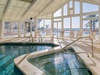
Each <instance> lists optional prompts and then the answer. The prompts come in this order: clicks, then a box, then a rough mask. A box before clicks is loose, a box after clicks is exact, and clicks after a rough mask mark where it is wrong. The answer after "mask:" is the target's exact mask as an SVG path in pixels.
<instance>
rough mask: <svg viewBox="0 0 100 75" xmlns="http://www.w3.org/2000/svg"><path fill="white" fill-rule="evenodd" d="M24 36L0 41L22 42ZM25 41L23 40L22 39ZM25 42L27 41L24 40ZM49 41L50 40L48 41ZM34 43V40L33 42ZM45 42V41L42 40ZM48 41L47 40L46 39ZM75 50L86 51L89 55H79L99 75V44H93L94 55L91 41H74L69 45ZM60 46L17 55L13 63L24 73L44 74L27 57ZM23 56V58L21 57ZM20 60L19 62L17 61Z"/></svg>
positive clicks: (48, 52) (56, 48) (54, 50)
mask: <svg viewBox="0 0 100 75" xmlns="http://www.w3.org/2000/svg"><path fill="white" fill-rule="evenodd" d="M25 39H26V38H16V39H15V38H10V39H1V40H0V42H1V43H2V42H23V40H25ZM24 42H25V41H24ZM26 42H27V41H26ZM50 42H51V41H50ZM70 42H71V41H68V40H67V43H70ZM34 43H35V42H34ZM43 43H45V42H43ZM48 43H49V41H48ZM52 43H54V44H59V43H58V42H57V40H54V42H52ZM60 43H62V46H63V47H64V46H65V44H64V43H63V41H62V40H61V42H60ZM71 46H72V47H73V48H74V50H75V51H76V52H87V53H88V54H89V57H87V55H86V54H85V53H82V54H79V56H80V57H81V58H82V60H83V62H84V63H85V64H86V66H87V67H88V68H89V69H90V71H91V72H92V73H93V75H100V72H99V71H100V45H99V44H94V46H93V47H94V57H92V56H91V43H86V42H84V43H83V42H76V43H74V44H72V45H71ZM60 50H61V48H60V46H58V47H55V48H53V49H52V50H44V51H39V52H33V53H31V54H28V55H22V56H19V57H17V58H16V59H15V60H14V63H15V65H16V66H17V67H18V68H19V69H20V70H21V71H22V72H23V73H24V74H25V75H44V73H43V72H42V71H41V70H39V69H38V68H36V67H35V66H33V65H32V64H31V63H29V62H28V60H29V59H32V58H35V57H38V56H42V55H45V54H50V53H54V52H56V51H60ZM23 58H25V59H23ZM19 61H21V62H19Z"/></svg>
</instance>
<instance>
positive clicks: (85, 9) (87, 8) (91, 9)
mask: <svg viewBox="0 0 100 75" xmlns="http://www.w3.org/2000/svg"><path fill="white" fill-rule="evenodd" d="M98 10H99V6H98V5H94V4H89V3H83V13H86V12H94V11H98Z"/></svg>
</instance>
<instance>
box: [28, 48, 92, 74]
mask: <svg viewBox="0 0 100 75" xmlns="http://www.w3.org/2000/svg"><path fill="white" fill-rule="evenodd" d="M72 52H73V53H72ZM29 62H30V63H32V64H33V65H34V66H36V67H37V68H39V69H40V70H42V71H43V72H44V73H45V75H92V73H91V72H90V71H89V70H88V68H87V67H86V66H85V65H84V64H83V62H82V60H81V59H80V57H79V56H78V55H76V54H75V53H74V50H73V49H72V48H69V49H67V50H66V51H65V52H64V51H61V52H57V53H52V54H49V55H44V56H40V57H37V58H34V59H30V60H29Z"/></svg>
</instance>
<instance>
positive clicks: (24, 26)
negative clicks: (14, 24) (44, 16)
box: [23, 22, 26, 37]
mask: <svg viewBox="0 0 100 75" xmlns="http://www.w3.org/2000/svg"><path fill="white" fill-rule="evenodd" d="M23 24H24V37H26V28H25V22H23Z"/></svg>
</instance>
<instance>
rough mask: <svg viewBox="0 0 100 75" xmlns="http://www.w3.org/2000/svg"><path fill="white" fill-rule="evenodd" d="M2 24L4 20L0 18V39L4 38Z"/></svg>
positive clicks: (3, 24)
mask: <svg viewBox="0 0 100 75" xmlns="http://www.w3.org/2000/svg"><path fill="white" fill-rule="evenodd" d="M4 26H5V22H3V21H2V20H1V21H0V39H2V38H4Z"/></svg>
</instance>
